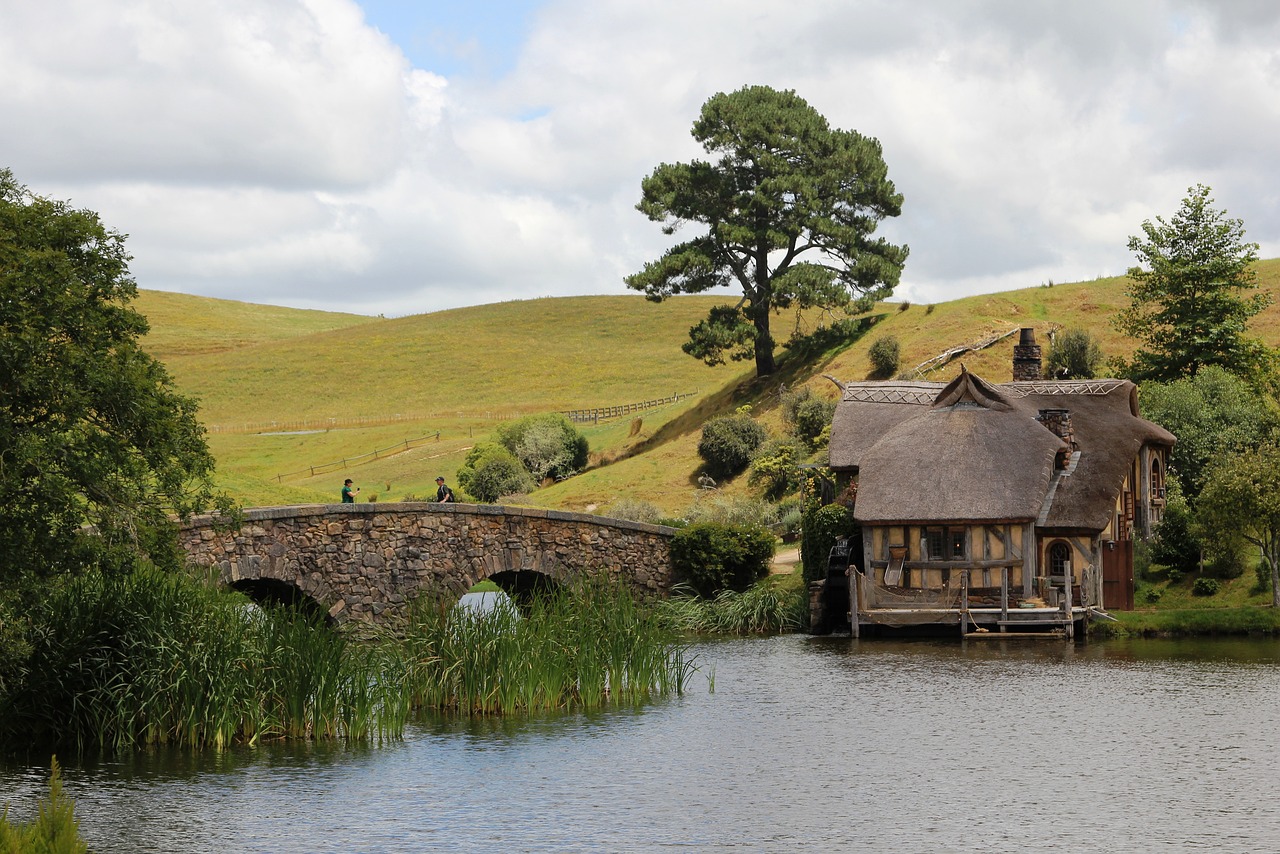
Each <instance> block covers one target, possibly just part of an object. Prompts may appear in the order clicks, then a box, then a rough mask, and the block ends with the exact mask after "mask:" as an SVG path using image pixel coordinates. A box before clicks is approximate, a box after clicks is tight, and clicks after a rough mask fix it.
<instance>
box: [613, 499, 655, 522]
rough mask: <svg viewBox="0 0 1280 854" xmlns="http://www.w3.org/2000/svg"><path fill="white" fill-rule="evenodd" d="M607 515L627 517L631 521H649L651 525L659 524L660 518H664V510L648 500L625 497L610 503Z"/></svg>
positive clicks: (618, 517) (619, 517)
mask: <svg viewBox="0 0 1280 854" xmlns="http://www.w3.org/2000/svg"><path fill="white" fill-rule="evenodd" d="M607 515H609V516H610V517H612V518H614V519H626V520H627V521H630V522H648V523H649V524H651V525H657V524H659V522H658V520H660V519H661V518H662V511H661V510H659V509H658V508H657V507H654V506H653V505H652V504H650V503H649V502H648V501H640V500H638V499H635V498H624V499H622V500H621V501H615V502H614V503H613V504H612V505H610V507H609V512H608V514H607Z"/></svg>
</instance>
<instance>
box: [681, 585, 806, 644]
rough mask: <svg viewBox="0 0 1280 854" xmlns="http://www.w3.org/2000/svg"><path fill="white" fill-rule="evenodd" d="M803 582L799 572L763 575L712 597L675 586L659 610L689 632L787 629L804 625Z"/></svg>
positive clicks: (703, 633) (738, 633)
mask: <svg viewBox="0 0 1280 854" xmlns="http://www.w3.org/2000/svg"><path fill="white" fill-rule="evenodd" d="M806 608H807V603H806V601H805V595H804V586H803V583H802V580H801V579H800V577H799V575H795V574H793V576H787V577H786V578H785V579H783V580H782V581H781V582H778V581H775V579H765V580H763V581H761V582H759V583H757V584H755V585H752V586H751V587H750V588H748V589H747V590H744V591H742V592H738V591H735V590H722V591H721V592H720V593H719V594H718V595H716V596H715V597H713V598H711V599H706V598H703V597H701V596H698V595H697V594H696V593H695V592H694V591H693V589H692V588H690V587H687V586H686V587H677V588H676V589H675V590H674V591H673V595H672V596H671V598H670V599H666V600H663V601H662V602H661V603H660V604H659V611H660V613H661V614H662V617H663V619H665V620H666V621H667V622H668V623H669V624H670V625H671V626H672V627H673V628H675V629H677V630H679V631H682V632H688V633H691V634H700V635H706V634H721V635H748V634H768V633H773V632H790V631H795V630H797V629H799V628H800V627H801V626H802V625H804V621H805V618H806V614H805V610H806Z"/></svg>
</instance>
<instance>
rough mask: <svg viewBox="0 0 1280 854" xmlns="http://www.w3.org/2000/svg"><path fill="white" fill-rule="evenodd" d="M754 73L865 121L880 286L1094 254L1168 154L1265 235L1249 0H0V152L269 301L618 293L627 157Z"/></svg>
mask: <svg viewBox="0 0 1280 854" xmlns="http://www.w3.org/2000/svg"><path fill="white" fill-rule="evenodd" d="M758 84H764V85H768V86H772V87H774V88H777V89H793V90H795V91H796V93H797V94H798V95H800V96H801V97H802V98H804V99H805V100H807V101H808V102H809V103H810V104H811V105H812V106H813V107H814V108H816V109H817V110H818V111H819V112H820V113H822V114H823V115H824V116H825V117H826V118H827V120H828V121H829V122H830V124H831V125H832V126H833V127H837V128H841V129H845V130H856V131H858V132H859V133H861V134H863V135H865V136H871V137H875V138H876V139H878V140H879V141H880V143H881V145H882V147H883V151H884V157H885V161H886V163H887V164H888V167H889V177H890V179H891V180H892V181H893V182H894V184H895V185H896V187H897V189H898V191H899V192H900V193H902V195H903V196H904V203H903V210H902V215H901V216H900V217H897V218H894V219H891V220H886V221H885V222H884V223H883V224H882V225H881V228H880V231H879V232H878V234H883V235H884V236H886V237H888V238H889V239H891V240H893V241H895V242H904V243H906V244H907V245H908V246H909V247H910V257H909V258H908V260H907V265H906V268H905V270H904V272H903V276H902V282H901V284H900V286H899V287H898V289H897V292H896V296H895V298H898V299H909V300H912V301H914V302H920V303H932V302H941V301H944V300H949V299H955V298H958V297H961V296H967V295H971V294H976V293H988V292H993V291H999V290H1009V289H1014V288H1023V287H1031V286H1035V285H1040V284H1045V283H1047V282H1049V281H1053V282H1067V281H1078V280H1082V279H1093V278H1095V277H1098V276H1108V275H1118V274H1121V273H1123V272H1124V271H1125V270H1126V269H1127V268H1128V267H1129V266H1131V265H1132V264H1133V263H1135V258H1134V256H1133V253H1131V252H1130V251H1129V250H1128V248H1127V243H1128V239H1129V237H1130V236H1131V235H1135V234H1140V233H1141V227H1142V223H1143V222H1144V221H1145V220H1149V219H1154V218H1155V217H1158V216H1163V217H1165V218H1168V217H1171V216H1172V215H1173V214H1174V212H1175V211H1176V210H1177V208H1178V205H1179V203H1180V202H1181V200H1182V199H1183V198H1184V197H1185V196H1186V195H1187V191H1188V189H1189V188H1190V187H1192V186H1193V185H1195V184H1206V185H1208V186H1210V187H1211V188H1212V195H1213V198H1214V199H1215V205H1216V206H1217V207H1218V208H1220V209H1225V210H1226V211H1227V212H1228V214H1229V215H1231V216H1232V217H1238V218H1240V219H1242V220H1243V221H1244V224H1245V228H1246V232H1247V237H1248V239H1249V240H1252V241H1254V242H1257V243H1258V244H1260V246H1261V250H1260V254H1261V256H1262V257H1264V258H1267V257H1277V256H1280V144H1277V140H1280V3H1274V2H1271V0H1200V2H1196V1H1195V0H1122V2H1117V0H1073V2H1051V0H911V2H902V0H793V2H789V3H782V2H778V1H777V0H682V2H671V0H494V2H486V0H419V2H410V0H365V2H363V3H358V2H355V0H184V2H182V3H173V2H171V0H113V2H111V3H103V2H101V0H40V2H33V0H0V167H7V168H9V169H11V170H12V171H13V173H14V175H15V177H16V178H17V180H18V181H20V182H21V183H23V184H25V185H27V186H28V187H29V188H30V189H31V190H32V191H33V192H35V193H37V194H38V195H41V196H46V197H51V198H57V199H65V200H69V201H70V202H71V203H72V204H73V205H74V206H76V207H81V208H89V209H91V210H94V211H97V212H98V213H99V214H100V215H101V217H102V219H103V221H104V222H105V223H106V224H107V226H108V227H110V228H112V229H115V230H117V231H119V232H121V233H125V234H127V235H129V240H128V246H129V249H130V251H131V253H132V255H133V262H132V264H131V269H132V271H133V275H134V277H135V279H136V280H137V282H138V285H139V287H142V288H149V289H155V290H169V291H179V292H183V293H191V294H200V295H204V296H212V297H220V298H225V299H236V300H244V301H248V302H256V303H267V304H273V305H285V306H294V307H299V308H318V309H326V310H333V311H350V312H357V313H360V314H369V315H376V314H384V315H386V316H388V317H391V316H402V315H408V314H418V313H423V312H431V311H438V310H441V309H447V308H454V307H459V306H465V305H478V304H485V303H493V302H500V301H506V300H515V299H529V298H536V297H544V296H569V295H578V294H624V293H634V292H632V291H628V290H627V288H626V286H625V284H624V283H623V278H624V277H625V276H627V275H628V274H630V273H633V272H636V271H638V270H639V269H641V268H642V267H643V265H644V264H645V262H646V261H649V260H653V259H655V258H657V257H658V256H659V255H661V253H662V251H663V249H664V248H665V247H667V246H668V245H670V243H671V242H672V240H673V239H675V238H671V237H667V236H664V235H663V234H662V232H661V229H660V227H659V225H658V224H657V223H653V222H650V221H649V220H648V219H646V218H645V217H644V216H643V215H642V214H640V213H639V212H638V211H636V209H635V204H636V202H637V201H639V198H640V182H641V180H642V179H643V178H644V177H645V176H646V175H647V174H649V173H650V172H651V171H652V170H653V169H654V167H656V166H657V165H658V164H660V163H664V162H677V161H688V160H691V159H694V158H698V157H705V156H706V155H705V153H704V152H703V151H702V149H701V148H700V147H699V146H698V145H697V143H696V142H695V141H694V140H693V138H692V136H691V135H690V128H691V126H692V124H693V121H694V120H695V119H696V118H697V116H698V112H699V109H700V108H701V106H702V104H703V103H704V102H705V101H706V100H707V99H708V98H709V97H711V96H712V95H714V94H716V93H717V92H730V91H733V90H736V89H739V88H742V87H743V86H748V85H758ZM690 233H694V232H689V231H682V232H680V233H679V234H678V235H677V238H678V237H680V236H682V235H687V234H690ZM724 293H725V295H726V299H728V300H732V299H734V297H735V296H736V294H735V293H734V292H732V291H727V290H726V291H725V292H724Z"/></svg>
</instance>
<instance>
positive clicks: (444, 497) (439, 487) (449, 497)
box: [436, 477, 454, 503]
mask: <svg viewBox="0 0 1280 854" xmlns="http://www.w3.org/2000/svg"><path fill="white" fill-rule="evenodd" d="M453 500H454V499H453V490H452V489H450V488H449V487H447V486H445V485H444V478H442V477H438V478H436V501H440V502H449V503H452V502H453Z"/></svg>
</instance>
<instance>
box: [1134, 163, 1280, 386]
mask: <svg viewBox="0 0 1280 854" xmlns="http://www.w3.org/2000/svg"><path fill="white" fill-rule="evenodd" d="M1212 202H1213V199H1211V198H1209V188H1208V187H1205V186H1203V185H1196V186H1195V187H1192V188H1191V189H1190V190H1189V191H1188V195H1187V197H1186V198H1185V199H1183V201H1182V207H1181V208H1179V209H1178V212H1177V213H1176V214H1174V216H1173V219H1172V221H1169V222H1166V221H1165V220H1164V219H1163V218H1161V217H1156V220H1155V222H1152V221H1150V220H1147V221H1146V222H1144V223H1143V224H1142V230H1143V233H1144V234H1145V238H1139V237H1131V238H1130V239H1129V249H1130V250H1132V251H1134V252H1136V253H1137V255H1138V260H1139V262H1140V266H1135V267H1133V268H1131V269H1130V270H1129V279H1130V288H1129V291H1128V294H1129V297H1130V299H1131V303H1130V305H1129V307H1128V308H1126V309H1125V310H1124V311H1122V312H1120V314H1119V315H1117V317H1116V320H1115V326H1116V328H1117V329H1118V330H1119V331H1121V332H1123V333H1124V334H1125V335H1128V336H1130V337H1132V338H1134V339H1136V340H1137V341H1138V342H1140V346H1139V348H1138V350H1137V352H1136V353H1135V354H1134V360H1133V363H1132V365H1130V366H1129V373H1130V374H1131V376H1133V377H1134V379H1137V380H1147V379H1153V380H1160V381H1168V380H1175V379H1178V378H1179V377H1193V376H1195V375H1196V373H1197V372H1198V371H1200V369H1201V368H1204V367H1205V366H1207V365H1218V366H1220V367H1222V368H1224V369H1225V370H1227V371H1230V372H1231V373H1233V374H1236V375H1238V376H1242V377H1247V378H1250V379H1253V380H1258V379H1261V378H1264V375H1265V374H1266V373H1267V372H1268V371H1269V368H1268V365H1267V360H1268V357H1269V356H1270V353H1271V351H1270V350H1269V348H1267V347H1266V346H1265V345H1264V344H1262V342H1261V341H1259V340H1257V339H1254V338H1249V337H1246V336H1245V334H1244V331H1245V326H1246V325H1247V323H1248V321H1249V318H1251V317H1253V316H1254V315H1256V314H1257V313H1258V312H1260V311H1262V309H1264V308H1266V306H1267V305H1268V304H1269V303H1270V301H1271V300H1270V297H1269V296H1268V295H1267V294H1261V293H1252V294H1250V293H1249V292H1251V291H1254V290H1256V288H1257V287H1258V283H1257V280H1256V278H1255V275H1254V271H1253V267H1252V265H1253V263H1254V262H1255V261H1257V260H1258V244H1256V243H1247V242H1245V239H1244V223H1242V222H1241V221H1240V220H1238V219H1229V218H1227V216H1226V214H1225V212H1223V211H1219V210H1215V209H1214V208H1213V207H1212V206H1211V205H1212Z"/></svg>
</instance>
